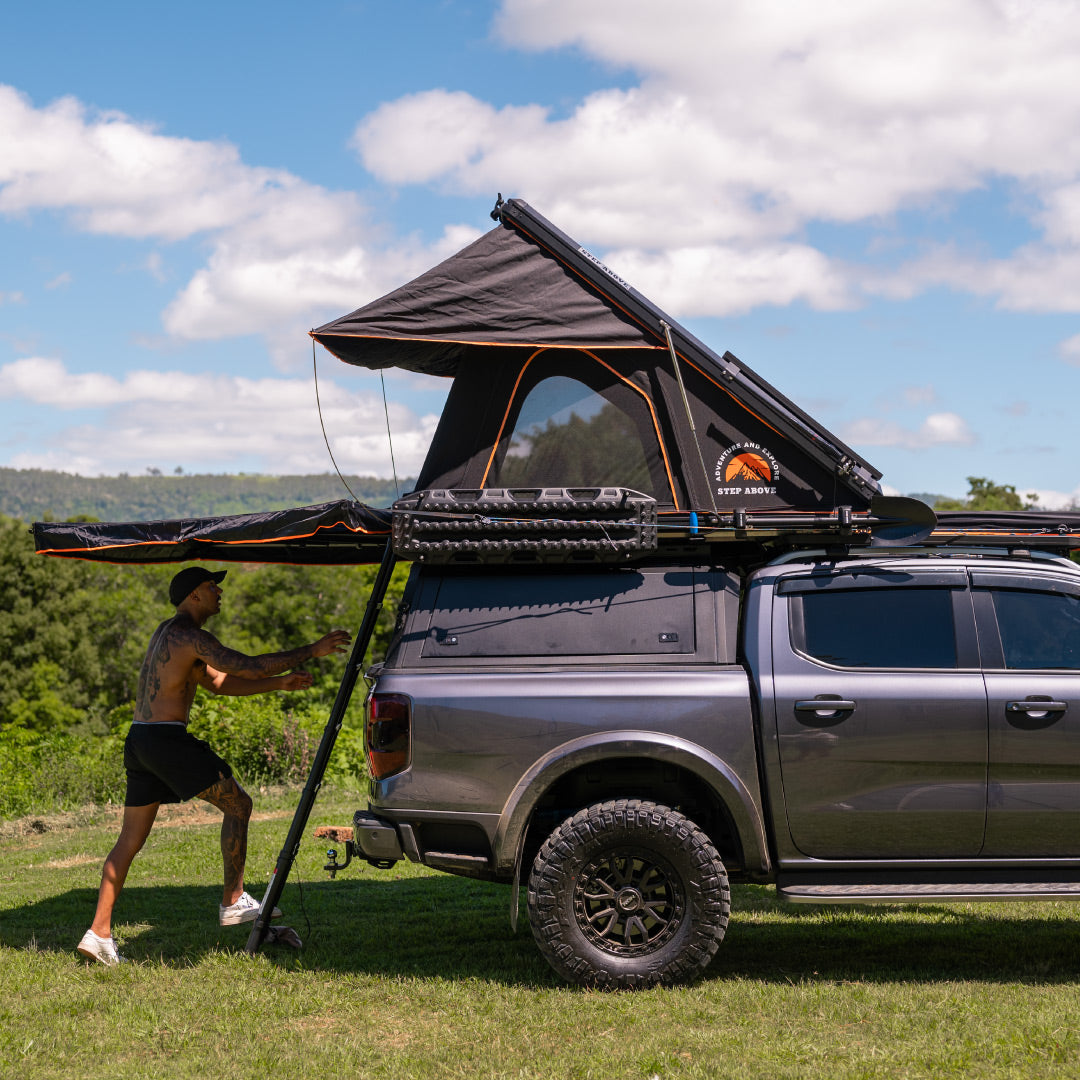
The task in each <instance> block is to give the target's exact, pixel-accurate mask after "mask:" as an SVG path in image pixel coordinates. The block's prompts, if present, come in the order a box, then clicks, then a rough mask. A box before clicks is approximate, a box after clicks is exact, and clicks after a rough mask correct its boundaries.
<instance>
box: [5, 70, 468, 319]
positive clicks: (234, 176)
mask: <svg viewBox="0 0 1080 1080" xmlns="http://www.w3.org/2000/svg"><path fill="white" fill-rule="evenodd" d="M0 147H3V151H2V152H0V214H6V215H9V216H11V215H26V214H29V213H32V212H34V211H39V210H59V211H66V212H67V213H69V214H70V215H71V216H72V219H73V220H74V222H75V223H76V224H77V225H78V226H79V227H80V228H82V229H84V230H86V231H89V232H93V233H107V234H110V235H115V236H125V237H130V238H134V239H139V240H154V241H158V242H164V243H169V242H175V241H178V240H182V239H187V238H190V237H194V236H199V237H205V238H207V239H209V242H210V255H209V258H208V261H207V264H206V265H205V266H204V267H203V268H202V269H200V270H198V271H197V272H196V273H195V274H194V276H193V277H192V278H191V280H190V281H189V282H188V283H187V284H186V285H185V286H184V287H183V288H182V289H181V291H180V292H179V293H178V294H177V295H176V296H175V297H174V298H173V300H172V302H171V303H170V304H169V305H168V306H167V308H166V309H165V311H164V313H163V322H164V326H165V329H166V331H167V332H168V333H169V334H171V335H173V336H175V337H178V338H183V339H206V338H222V337H228V336H232V335H239V334H266V335H267V336H268V337H269V338H271V339H273V338H274V337H276V336H278V335H280V334H282V333H283V332H288V333H289V334H291V335H300V334H302V333H303V331H304V330H306V329H308V327H310V326H311V325H313V323H317V322H322V321H324V319H325V318H328V317H330V316H332V315H334V314H338V313H340V311H341V310H342V309H343V308H344V309H346V310H348V309H350V308H354V307H357V306H359V305H360V304H362V303H364V302H365V301H366V300H369V299H373V298H374V297H375V296H377V295H379V294H380V293H381V292H384V291H386V290H387V289H389V288H391V287H393V286H396V285H398V284H400V283H401V282H402V281H403V280H407V279H408V278H409V277H412V276H414V275H415V274H417V273H419V272H421V271H423V270H426V269H427V268H428V267H429V266H430V265H431V264H432V262H435V261H438V260H439V259H441V258H443V257H445V255H446V254H449V252H448V251H446V244H447V243H448V242H457V241H460V243H457V246H461V245H462V244H464V243H467V242H468V240H471V239H473V238H474V237H475V235H476V233H475V231H472V230H462V229H460V228H451V229H448V230H447V233H446V235H445V236H444V237H443V238H442V239H441V240H440V241H438V242H437V243H436V244H434V245H432V246H430V247H424V246H423V245H421V244H418V243H415V242H404V243H401V244H398V245H397V246H396V247H395V248H394V249H393V250H392V251H389V252H386V251H382V250H380V248H379V246H377V244H378V241H379V238H378V236H377V234H376V233H375V231H374V230H373V229H372V228H371V227H370V225H369V224H368V222H367V218H366V211H365V208H364V207H363V205H362V204H361V202H360V200H359V199H358V198H357V196H356V195H355V194H353V193H351V192H334V191H328V190H327V189H325V188H322V187H319V186H318V185H315V184H310V183H307V182H306V181H303V180H301V179H299V178H298V177H296V176H294V175H292V174H291V173H288V172H286V171H285V170H281V169H266V168H258V167H253V166H251V165H247V164H245V163H244V162H243V161H242V160H241V159H240V155H239V153H238V152H237V150H236V148H235V147H234V146H231V145H229V144H228V143H223V142H222V143H211V142H200V141H197V140H192V139H182V138H175V137H172V136H168V135H163V134H161V133H159V132H157V131H155V130H153V129H152V128H151V127H149V126H148V125H146V124H140V123H137V122H136V121H134V120H132V119H131V118H129V117H127V116H124V115H123V114H121V113H115V112H111V113H92V112H91V111H90V110H88V109H87V108H86V107H85V106H83V105H82V104H80V103H79V102H78V101H76V100H75V99H73V98H63V99H62V100H60V101H57V102H54V103H53V104H51V105H48V106H45V107H43V108H35V107H34V106H33V105H32V104H31V103H30V101H29V100H28V99H27V98H25V97H24V96H23V95H21V94H19V93H18V92H17V91H16V90H14V89H13V88H11V87H8V86H2V85H0ZM144 265H145V266H146V268H147V270H148V271H149V272H150V273H151V274H152V275H154V276H155V277H156V278H158V280H161V279H162V278H163V276H164V275H163V273H162V261H161V255H160V253H159V252H154V253H152V254H150V255H149V256H147V258H146V261H145V263H144ZM69 280H70V276H69V275H65V274H61V275H60V276H59V277H58V278H56V279H54V280H53V281H52V282H50V283H49V286H48V287H50V288H53V287H57V286H59V285H62V284H66V283H67V281H69ZM17 295H19V294H8V297H7V298H8V302H13V301H14V298H15V297H16V296H17Z"/></svg>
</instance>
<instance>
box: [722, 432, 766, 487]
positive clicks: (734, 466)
mask: <svg viewBox="0 0 1080 1080" xmlns="http://www.w3.org/2000/svg"><path fill="white" fill-rule="evenodd" d="M715 475H716V494H717V495H775V494H776V481H777V480H779V479H780V466H779V465H778V464H777V461H776V458H775V457H774V456H773V454H772V451H770V450H768V449H766V448H765V447H764V446H761V445H760V444H759V443H755V442H739V443H735V444H734V445H733V446H730V447H728V449H727V450H725V451H724V452H723V453H722V454H721V455H720V457H719V458H718V459H717V462H716V474H715Z"/></svg>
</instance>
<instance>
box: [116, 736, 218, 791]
mask: <svg viewBox="0 0 1080 1080" xmlns="http://www.w3.org/2000/svg"><path fill="white" fill-rule="evenodd" d="M124 768H125V769H126V770H127V794H126V795H125V796H124V805H125V806H149V805H150V803H157V802H162V803H175V802H185V801H186V800H187V799H190V798H191V797H192V796H194V795H198V794H199V792H200V791H205V790H206V789H207V788H208V787H213V786H214V784H216V783H218V782H219V781H220V780H227V779H228V778H229V777H230V776H232V768H231V767H230V766H229V763H228V762H227V761H223V760H222V759H221V758H219V757H218V756H217V754H215V753H214V751H213V750H211V749H210V747H209V745H207V744H206V743H204V742H203V741H202V739H196V738H195V736H194V735H191V734H189V732H188V729H187V728H186V727H182V726H181V725H179V724H132V725H131V730H130V731H129V732H128V736H127V739H126V740H125V742H124Z"/></svg>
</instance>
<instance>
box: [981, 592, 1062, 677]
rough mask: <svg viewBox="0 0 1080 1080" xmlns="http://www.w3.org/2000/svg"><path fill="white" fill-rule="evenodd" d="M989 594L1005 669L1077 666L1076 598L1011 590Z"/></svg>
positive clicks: (1059, 594)
mask: <svg viewBox="0 0 1080 1080" xmlns="http://www.w3.org/2000/svg"><path fill="white" fill-rule="evenodd" d="M993 596H994V611H995V613H996V614H997V624H998V630H999V632H1000V633H1001V647H1002V650H1003V652H1004V653H1005V666H1006V667H1007V668H1021V669H1029V670H1030V669H1033V668H1058V669H1060V668H1066V669H1069V670H1077V669H1080V599H1078V598H1077V597H1075V596H1073V595H1071V594H1069V593H1060V592H1052V593H1051V592H1023V591H1020V590H1016V591H1013V590H1011V589H1008V590H1006V589H1003V590H1000V591H998V590H995V591H994V593H993Z"/></svg>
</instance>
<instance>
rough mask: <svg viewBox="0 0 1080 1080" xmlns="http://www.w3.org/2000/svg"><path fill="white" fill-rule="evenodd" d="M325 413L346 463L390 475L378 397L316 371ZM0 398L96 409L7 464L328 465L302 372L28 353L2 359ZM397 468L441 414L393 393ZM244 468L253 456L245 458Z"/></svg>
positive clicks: (93, 467)
mask: <svg viewBox="0 0 1080 1080" xmlns="http://www.w3.org/2000/svg"><path fill="white" fill-rule="evenodd" d="M319 397H320V401H321V404H322V416H323V422H324V423H325V425H326V431H327V435H328V437H329V439H330V442H331V447H332V449H333V453H334V457H335V459H336V460H337V463H338V465H339V467H340V468H341V469H342V470H343V471H347V472H354V473H360V474H374V475H380V476H389V475H390V473H391V463H390V451H389V447H388V443H387V435H386V417H385V414H384V412H383V403H382V399H381V398H380V397H379V396H378V395H377V394H375V393H370V392H359V393H358V392H350V391H349V390H347V389H345V388H344V387H342V386H341V385H340V384H339V383H337V382H334V381H333V380H328V379H320V381H319ZM0 398H8V399H14V400H19V401H25V402H27V403H30V404H34V405H44V406H48V407H50V408H53V409H59V410H100V418H98V417H91V419H90V420H88V421H86V422H82V423H79V424H76V425H73V426H70V427H67V428H64V429H62V430H61V431H60V432H58V433H56V434H54V435H53V436H51V437H50V439H49V444H48V445H49V448H48V449H47V450H40V451H38V450H34V451H24V452H21V453H18V454H15V455H13V456H12V457H11V460H10V464H11V466H12V467H14V468H55V469H62V470H65V471H69V472H79V473H81V474H83V475H96V474H103V473H116V472H119V471H127V472H142V471H143V469H144V468H145V467H146V466H147V465H148V464H157V465H158V466H160V467H172V466H173V465H175V464H177V463H180V464H182V465H183V466H184V467H185V468H188V469H198V468H200V467H202V468H209V469H221V468H235V463H236V462H255V464H256V466H257V468H258V470H259V471H261V472H267V473H278V474H281V473H310V472H325V471H329V470H330V469H331V468H332V466H331V463H330V459H329V455H328V454H327V451H326V446H325V443H324V442H323V437H322V432H321V429H320V426H319V418H318V413H317V411H316V407H315V397H314V389H313V387H312V384H311V382H310V381H309V380H306V379H284V378H276V379H275V378H267V379H245V378H239V377H235V376H223V375H207V374H192V373H189V372H180V371H168V372H158V371H133V372H129V373H128V374H127V375H125V376H124V377H123V378H114V377H113V376H111V375H105V374H101V373H96V372H95V373H89V374H76V373H72V372H69V371H68V370H67V368H66V367H65V366H64V364H62V363H61V362H60V361H58V360H55V359H51V358H47V357H30V358H25V359H22V360H16V361H13V362H12V363H9V364H5V365H3V366H2V367H0ZM389 412H390V424H391V430H392V432H393V437H394V456H395V459H396V463H397V469H398V474H399V475H400V476H404V475H406V474H409V473H413V474H415V472H416V471H417V470H418V469H419V467H420V465H421V464H422V463H423V459H424V456H425V455H426V453H427V447H428V444H429V443H430V441H431V437H432V435H433V434H434V430H435V425H436V423H437V419H438V418H437V416H436V415H434V414H429V415H424V416H418V415H416V414H415V413H413V412H412V411H411V410H410V409H408V408H407V407H406V406H404V405H400V404H397V403H394V402H391V403H390V404H389ZM249 467H250V466H249Z"/></svg>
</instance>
